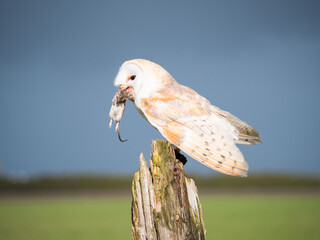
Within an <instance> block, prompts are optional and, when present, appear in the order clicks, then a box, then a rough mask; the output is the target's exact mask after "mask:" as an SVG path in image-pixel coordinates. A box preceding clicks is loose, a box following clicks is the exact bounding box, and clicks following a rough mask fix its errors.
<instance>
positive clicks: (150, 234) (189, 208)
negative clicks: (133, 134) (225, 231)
mask: <svg viewBox="0 0 320 240" xmlns="http://www.w3.org/2000/svg"><path fill="white" fill-rule="evenodd" d="M131 218H132V239H135V240H136V239H139V240H140V239H148V240H150V239H159V240H165V239H166V240H167V239H170V240H178V239H179V240H182V239H183V240H184V239H205V228H204V223H203V217H202V209H201V204H200V200H199V197H198V192H197V187H196V185H195V183H194V181H193V179H191V178H188V177H186V176H185V174H184V169H183V164H182V163H181V162H180V161H178V160H177V159H176V158H175V153H174V149H173V147H172V146H171V144H170V143H169V142H167V141H164V140H157V141H154V140H153V141H152V144H151V160H150V170H149V169H148V167H147V163H146V160H145V159H144V157H143V154H142V153H141V155H140V168H139V172H136V173H135V174H134V177H133V181H132V206H131Z"/></svg>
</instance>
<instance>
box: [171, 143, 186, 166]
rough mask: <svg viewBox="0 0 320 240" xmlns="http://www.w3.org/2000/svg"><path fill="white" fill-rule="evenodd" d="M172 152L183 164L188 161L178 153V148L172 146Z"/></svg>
mask: <svg viewBox="0 0 320 240" xmlns="http://www.w3.org/2000/svg"><path fill="white" fill-rule="evenodd" d="M174 153H175V154H176V159H178V160H179V161H180V162H182V164H183V165H185V164H186V163H187V161H188V160H187V158H186V157H185V156H184V155H182V154H181V153H180V149H179V148H177V147H174Z"/></svg>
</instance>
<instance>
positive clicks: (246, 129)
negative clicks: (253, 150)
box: [212, 106, 262, 145]
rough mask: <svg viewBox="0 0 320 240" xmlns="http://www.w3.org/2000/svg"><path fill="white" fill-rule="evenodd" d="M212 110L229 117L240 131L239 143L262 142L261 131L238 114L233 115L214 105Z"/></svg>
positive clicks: (226, 117)
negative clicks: (242, 119)
mask: <svg viewBox="0 0 320 240" xmlns="http://www.w3.org/2000/svg"><path fill="white" fill-rule="evenodd" d="M212 107H213V108H212V111H214V112H215V113H217V114H219V115H221V116H222V117H224V118H225V119H227V120H228V121H229V122H230V123H231V124H232V125H233V126H234V127H235V128H236V129H237V130H238V132H239V134H238V139H237V140H236V143H237V144H246V145H250V144H261V143H262V142H261V140H260V133H259V132H258V131H257V130H256V129H254V128H253V127H251V126H250V125H248V124H247V123H245V122H243V121H241V120H240V119H239V118H237V117H236V116H233V115H232V114H231V113H229V112H226V111H223V110H221V109H220V108H218V107H215V106H212Z"/></svg>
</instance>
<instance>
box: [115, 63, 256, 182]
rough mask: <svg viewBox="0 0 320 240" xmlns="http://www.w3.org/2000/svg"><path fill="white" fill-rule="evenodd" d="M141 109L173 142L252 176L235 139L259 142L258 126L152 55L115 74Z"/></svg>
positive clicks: (224, 168) (211, 163) (228, 170)
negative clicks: (217, 102)
mask: <svg viewBox="0 0 320 240" xmlns="http://www.w3.org/2000/svg"><path fill="white" fill-rule="evenodd" d="M115 85H116V86H119V87H120V89H121V90H122V91H125V92H126V93H127V94H128V96H130V98H129V99H130V100H131V101H133V103H134V105H135V107H136V108H137V110H138V111H139V113H140V114H141V115H142V116H143V117H144V118H145V119H146V120H147V121H148V122H149V123H150V124H151V125H152V126H153V127H154V128H156V129H157V130H158V131H159V132H160V133H161V134H162V135H163V136H164V137H165V138H166V139H167V140H168V141H170V142H171V143H172V144H174V145H175V146H177V147H178V148H180V149H181V150H183V151H184V152H185V153H187V154H188V155H190V156H191V157H193V158H194V159H196V160H198V161H199V162H201V163H202V164H204V165H206V166H208V167H210V168H212V169H215V170H217V171H219V172H222V173H225V174H228V175H234V176H241V177H245V176H247V172H248V164H247V162H246V161H245V160H244V157H243V155H242V153H241V152H240V150H239V149H238V148H237V146H236V143H239V144H259V143H261V141H260V134H259V133H258V131H257V130H255V129H254V128H252V127H251V126H249V125H248V124H246V123H245V122H243V121H241V120H239V119H238V118H237V117H235V116H233V115H231V114H230V113H228V112H226V111H223V110H221V109H219V108H217V107H215V106H213V105H211V103H210V102H209V101H208V100H207V99H206V98H204V97H202V96H200V95H199V94H198V93H197V92H195V91H194V90H192V89H191V88H188V87H186V86H183V85H180V84H179V83H178V82H177V81H175V80H174V78H173V77H172V76H171V75H170V74H169V73H168V72H167V71H166V70H165V69H163V68H162V67H161V66H159V65H158V64H156V63H153V62H151V61H148V60H143V59H135V60H130V61H126V62H125V63H123V65H122V66H121V68H120V70H119V73H118V75H117V77H116V79H115Z"/></svg>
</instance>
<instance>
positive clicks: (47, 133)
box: [0, 0, 320, 176]
mask: <svg viewBox="0 0 320 240" xmlns="http://www.w3.org/2000/svg"><path fill="white" fill-rule="evenodd" d="M319 12H320V7H319V4H318V3H317V1H236V0H234V1H153V2H152V1H114V2H111V1H1V3H0V30H1V37H0V115H1V118H0V171H1V173H2V174H6V175H8V174H9V175H10V174H11V175H15V174H20V173H23V174H27V175H39V174H69V173H72V174H76V173H99V174H105V173H106V174H114V175H117V174H132V173H133V172H135V171H136V170H137V169H138V156H139V154H140V153H141V152H144V154H145V157H146V158H149V153H150V142H151V139H158V138H162V137H161V135H160V134H159V133H158V132H157V131H156V130H155V129H153V128H152V127H151V126H150V125H148V123H147V122H146V121H145V120H144V119H143V118H142V117H141V116H140V115H139V114H138V113H137V112H136V110H135V109H134V106H133V105H132V103H128V104H127V108H126V111H125V115H124V117H123V120H122V122H121V124H120V129H121V133H122V137H123V138H127V139H129V141H128V142H126V143H121V142H119V141H118V139H117V136H116V133H115V132H114V130H109V129H108V127H107V125H108V121H109V120H108V112H109V108H110V105H111V100H112V97H113V95H114V94H115V92H116V91H117V89H116V88H115V87H114V86H113V80H114V77H115V76H116V74H117V71H118V69H119V67H120V65H121V64H122V62H123V61H125V60H128V59H133V58H145V59H149V60H152V61H154V62H156V63H158V64H160V65H161V66H163V67H164V68H165V69H166V70H168V71H169V73H170V74H171V75H172V76H173V77H174V78H175V79H176V80H177V81H178V82H179V83H181V84H183V85H187V86H189V87H191V88H193V89H195V90H196V91H197V92H198V93H200V94H201V95H203V96H205V97H206V98H207V99H209V100H210V101H211V103H213V104H214V105H216V106H218V107H220V108H222V109H224V110H227V111H229V112H231V113H233V114H234V115H236V116H238V117H239V118H240V119H242V120H244V121H246V122H247V123H249V124H250V125H252V126H254V127H255V128H257V129H258V130H259V131H260V133H261V135H262V141H263V144H262V145H258V146H240V148H241V151H242V152H243V153H244V155H245V158H246V160H247V161H248V163H249V165H250V170H249V176H250V174H254V173H261V172H276V173H289V174H308V175H319V173H320V161H319V160H320V144H319V139H318V137H319V135H320V131H319V123H320V107H319V104H320V94H319V91H320V67H319V63H320V15H319ZM188 159H189V161H188V163H187V166H186V171H187V173H191V172H196V173H199V174H210V175H216V174H217V173H216V172H214V171H212V170H210V169H208V168H206V167H204V166H202V165H201V164H200V163H198V162H196V161H195V160H193V159H191V158H190V157H189V158H188Z"/></svg>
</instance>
